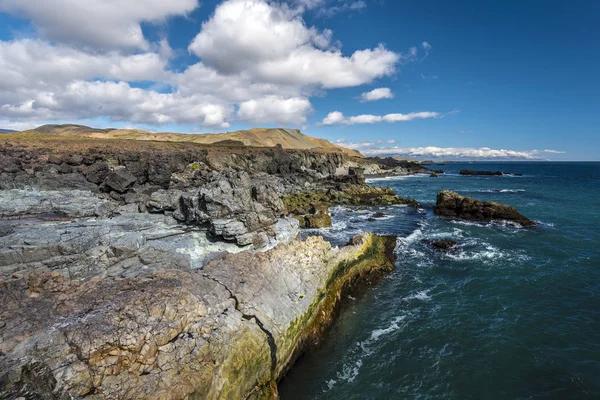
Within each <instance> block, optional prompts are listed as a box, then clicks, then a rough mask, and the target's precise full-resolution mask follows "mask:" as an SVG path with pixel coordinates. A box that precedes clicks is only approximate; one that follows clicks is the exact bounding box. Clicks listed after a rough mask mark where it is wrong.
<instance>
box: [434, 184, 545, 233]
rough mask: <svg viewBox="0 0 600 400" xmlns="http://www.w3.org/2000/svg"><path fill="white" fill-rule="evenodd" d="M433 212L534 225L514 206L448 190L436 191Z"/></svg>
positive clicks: (457, 216) (474, 219)
mask: <svg viewBox="0 0 600 400" xmlns="http://www.w3.org/2000/svg"><path fill="white" fill-rule="evenodd" d="M434 213H435V214H436V215H440V216H443V217H454V218H459V219H466V220H470V221H481V222H489V221H495V220H504V221H512V222H516V223H518V224H520V225H522V226H525V227H529V226H535V225H536V223H535V222H534V221H532V220H530V219H529V218H527V217H525V216H523V215H522V214H520V213H519V212H518V211H517V209H516V208H514V207H510V206H505V205H503V204H499V203H495V202H491V201H480V200H477V199H474V198H471V197H464V196H461V195H459V194H458V193H455V192H452V191H449V190H444V191H442V192H439V193H438V195H437V202H436V205H435V209H434Z"/></svg>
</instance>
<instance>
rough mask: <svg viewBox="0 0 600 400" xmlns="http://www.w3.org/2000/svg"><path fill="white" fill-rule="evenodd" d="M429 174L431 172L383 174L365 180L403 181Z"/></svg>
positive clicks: (367, 181)
mask: <svg viewBox="0 0 600 400" xmlns="http://www.w3.org/2000/svg"><path fill="white" fill-rule="evenodd" d="M428 176H429V174H414V175H398V176H382V177H378V178H367V179H365V182H366V183H370V182H380V181H401V180H404V179H410V178H423V177H428Z"/></svg>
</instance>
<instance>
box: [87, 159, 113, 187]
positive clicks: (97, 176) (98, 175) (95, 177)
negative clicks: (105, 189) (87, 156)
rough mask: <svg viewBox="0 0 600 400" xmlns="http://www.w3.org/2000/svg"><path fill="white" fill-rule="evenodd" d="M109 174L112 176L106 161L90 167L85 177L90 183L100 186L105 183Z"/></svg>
mask: <svg viewBox="0 0 600 400" xmlns="http://www.w3.org/2000/svg"><path fill="white" fill-rule="evenodd" d="M108 174H110V168H109V166H108V164H107V163H105V162H104V161H100V162H97V163H94V164H92V165H90V166H89V167H88V169H87V171H86V173H85V177H86V179H87V180H88V181H90V182H92V183H95V184H96V185H99V184H101V183H102V182H103V181H104V179H106V177H107V176H108Z"/></svg>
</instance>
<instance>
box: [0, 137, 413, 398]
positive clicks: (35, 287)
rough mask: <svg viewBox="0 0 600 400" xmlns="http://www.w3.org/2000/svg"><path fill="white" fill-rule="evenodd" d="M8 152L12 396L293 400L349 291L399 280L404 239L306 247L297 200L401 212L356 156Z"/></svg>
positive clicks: (2, 236) (0, 184)
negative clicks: (289, 376) (288, 377)
mask: <svg viewBox="0 0 600 400" xmlns="http://www.w3.org/2000/svg"><path fill="white" fill-rule="evenodd" d="M0 155H1V156H2V157H0V298H1V299H2V302H3V304H4V307H3V309H2V311H1V312H0V398H17V397H25V398H43V399H68V398H84V397H85V398H90V399H109V398H123V399H128V398H129V399H136V398H172V399H180V398H198V399H200V398H202V399H204V398H207V399H211V398H213V399H222V398H231V399H238V398H277V381H278V380H279V379H281V377H282V376H283V375H284V374H285V373H286V371H287V370H288V369H289V368H290V367H291V365H292V364H293V363H294V361H295V359H296V358H297V357H298V356H299V355H300V354H301V353H302V352H303V351H305V349H306V348H307V347H309V346H310V345H311V344H314V343H318V341H319V340H320V338H321V337H322V335H323V333H324V332H325V330H326V329H327V327H328V326H329V325H330V324H331V323H332V321H333V320H334V317H335V315H336V312H337V309H338V308H339V306H340V303H341V299H342V294H343V293H345V292H346V291H348V290H351V289H352V288H353V287H356V286H357V285H358V286H360V285H364V284H368V282H370V281H372V280H375V279H377V278H378V277H379V276H381V275H382V274H384V273H386V272H389V271H390V270H391V269H392V268H393V257H394V256H393V252H394V248H395V244H396V240H395V238H393V237H381V236H377V235H373V234H369V233H365V234H362V235H359V236H357V237H355V238H354V239H353V240H352V242H351V243H349V244H348V245H347V246H345V247H343V248H337V247H331V245H330V244H329V243H328V242H326V241H324V240H323V239H322V238H318V237H311V238H308V239H306V240H304V241H300V240H298V230H299V228H300V226H299V225H300V224H299V219H300V218H299V217H298V216H297V215H296V213H295V212H292V211H294V210H290V209H289V199H291V198H300V197H301V196H302V195H305V194H308V195H309V197H310V196H317V197H319V196H325V195H326V196H327V199H328V202H324V203H322V204H321V205H319V206H318V207H320V208H319V209H320V210H321V211H322V212H323V213H324V214H326V215H327V216H328V214H327V207H328V205H329V204H330V203H329V201H334V200H337V201H346V202H348V203H355V202H363V203H365V204H366V203H370V204H377V203H378V202H382V203H387V202H388V201H397V200H396V199H397V196H395V195H393V193H392V192H391V191H385V190H381V189H378V188H371V187H370V186H368V185H366V184H365V182H364V174H363V170H362V169H361V168H359V167H357V166H355V164H356V163H357V162H356V161H352V160H350V159H349V157H348V156H345V155H343V154H340V153H327V152H322V151H301V150H284V149H281V148H241V149H240V148H239V146H237V147H232V148H228V147H227V146H202V145H195V144H189V143H185V144H179V143H177V144H165V143H161V144H160V145H157V144H156V143H153V142H147V143H146V142H136V143H132V141H119V140H111V141H110V143H107V141H102V140H91V139H77V140H71V139H66V138H52V139H48V140H40V138H37V137H36V139H35V140H25V139H19V140H10V141H9V140H6V141H4V142H0ZM372 162H373V161H372V160H371V161H368V163H372ZM396 167H398V166H396ZM386 168H387V167H386ZM396 172H397V173H407V171H404V170H402V171H400V170H399V169H396ZM295 211H296V212H297V211H298V210H295ZM286 215H288V216H286ZM292 215H295V216H296V217H295V218H294V217H293V216H292Z"/></svg>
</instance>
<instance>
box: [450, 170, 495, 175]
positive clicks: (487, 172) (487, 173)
mask: <svg viewBox="0 0 600 400" xmlns="http://www.w3.org/2000/svg"><path fill="white" fill-rule="evenodd" d="M459 173H460V175H490V176H501V175H504V173H503V172H502V171H474V170H471V169H463V170H461V171H460V172H459Z"/></svg>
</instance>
